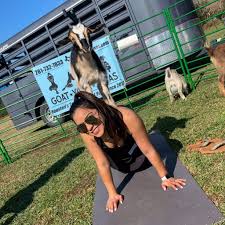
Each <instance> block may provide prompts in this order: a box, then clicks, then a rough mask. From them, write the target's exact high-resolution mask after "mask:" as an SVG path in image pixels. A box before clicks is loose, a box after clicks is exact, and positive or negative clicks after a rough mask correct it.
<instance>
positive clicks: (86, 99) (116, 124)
mask: <svg viewBox="0 0 225 225" xmlns="http://www.w3.org/2000/svg"><path fill="white" fill-rule="evenodd" d="M77 108H87V109H96V110H97V111H98V113H99V114H100V115H101V116H102V118H103V120H104V125H105V131H106V132H107V133H108V135H109V137H110V138H111V139H112V140H113V144H114V145H115V146H118V143H119V141H120V139H121V138H122V140H124V139H125V138H126V136H127V134H128V129H127V126H126V125H125V123H124V122H123V116H122V114H121V112H120V111H119V110H117V109H116V108H114V107H112V106H110V105H108V104H106V103H105V102H104V101H103V100H101V99H100V98H97V97H95V96H94V95H93V94H91V93H88V92H85V91H80V92H78V93H76V95H75V97H74V102H73V104H72V105H71V108H70V116H71V118H72V117H73V114H74V113H75V111H76V109H77Z"/></svg>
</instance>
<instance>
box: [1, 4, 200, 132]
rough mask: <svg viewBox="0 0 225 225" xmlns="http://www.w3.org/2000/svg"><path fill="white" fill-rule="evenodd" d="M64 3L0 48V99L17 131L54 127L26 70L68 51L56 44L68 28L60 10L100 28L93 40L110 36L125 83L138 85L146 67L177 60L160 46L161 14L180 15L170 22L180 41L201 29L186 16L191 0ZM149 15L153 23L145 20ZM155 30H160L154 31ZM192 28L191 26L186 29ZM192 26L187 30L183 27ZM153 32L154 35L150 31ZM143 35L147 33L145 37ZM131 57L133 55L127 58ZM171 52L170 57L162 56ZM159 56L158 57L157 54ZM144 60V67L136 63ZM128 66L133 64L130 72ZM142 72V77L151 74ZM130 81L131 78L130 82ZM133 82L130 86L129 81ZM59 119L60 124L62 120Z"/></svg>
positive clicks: (163, 33)
mask: <svg viewBox="0 0 225 225" xmlns="http://www.w3.org/2000/svg"><path fill="white" fill-rule="evenodd" d="M176 2H177V1H176V0H138V3H137V1H135V0H68V1H66V2H65V3H63V4H62V5H60V6H59V7H57V8H55V9H54V10H52V11H51V12H49V13H48V14H47V15H45V16H43V17H42V18H40V19H39V20H37V21H36V22H34V23H32V24H31V25H29V26H28V27H26V28H25V29H24V30H22V31H21V32H19V33H17V34H16V35H14V36H13V37H11V38H10V39H9V40H7V41H6V42H4V43H2V44H1V45H0V53H1V55H2V58H1V59H0V61H1V63H0V97H1V100H2V102H3V104H4V106H5V107H6V109H7V111H8V113H9V115H10V117H11V119H12V121H13V123H14V126H15V127H16V128H17V129H20V128H23V127H26V126H28V125H30V124H32V123H35V122H37V121H38V120H39V119H42V120H44V121H45V122H46V121H47V124H48V125H49V126H54V125H55V124H56V120H55V117H53V116H52V115H51V113H50V111H49V109H48V105H47V104H46V101H45V99H44V97H43V95H42V93H41V91H40V88H39V86H38V85H37V82H36V80H35V78H34V76H33V74H32V72H31V68H32V67H34V66H37V65H39V64H42V63H44V62H46V61H48V60H51V59H53V58H55V57H58V56H60V55H62V54H65V53H67V52H69V51H70V49H71V43H67V44H65V45H63V46H62V45H61V44H60V41H62V40H63V39H64V38H65V37H67V34H68V30H69V27H70V24H71V22H72V21H71V19H70V18H69V17H65V15H64V14H63V10H66V11H67V12H71V13H75V14H76V16H77V17H78V18H79V19H80V21H81V22H82V23H83V24H85V25H86V26H96V25H98V24H102V23H104V24H105V28H104V29H103V30H102V31H99V32H98V33H96V34H95V35H93V36H92V39H93V40H95V39H98V38H100V37H103V36H104V35H111V37H112V42H113V43H114V45H115V47H116V49H115V52H116V55H117V57H118V59H119V61H120V64H121V67H122V69H123V71H124V76H125V79H126V80H127V82H129V84H132V82H138V79H136V78H135V77H136V75H137V74H139V73H142V72H144V71H147V70H149V68H154V69H155V70H160V69H163V68H165V66H166V65H170V64H171V63H173V62H174V61H177V60H178V58H177V55H176V53H175V51H173V49H172V47H171V46H172V43H171V42H172V40H169V39H168V41H165V42H163V43H162V42H160V40H162V38H164V39H166V38H167V37H169V35H170V34H169V31H168V27H167V25H168V24H167V23H168V21H166V20H165V17H163V15H162V14H159V15H158V16H157V13H158V12H162V10H164V9H165V8H168V7H170V5H171V4H174V6H173V9H172V10H171V12H172V15H173V16H174V17H177V16H180V15H185V14H187V16H185V17H183V18H182V19H179V20H177V21H176V20H175V21H174V23H175V26H176V28H177V29H178V30H183V31H182V32H181V33H180V34H179V38H180V40H181V41H182V42H185V41H188V40H191V39H193V38H194V37H201V36H202V30H201V27H200V26H192V25H193V24H196V23H197V21H198V18H197V15H196V14H194V13H191V14H188V12H190V11H192V10H193V9H194V6H193V3H192V1H190V0H183V1H181V2H182V4H176ZM153 15H156V16H154V17H153V18H152V19H149V20H146V18H148V17H151V16H153ZM159 26H165V27H164V28H163V29H160V30H158V31H157V28H158V27H159ZM191 26H192V27H191ZM187 27H191V28H189V29H185V28H187ZM153 31H156V32H153ZM146 33H149V34H148V35H146ZM202 44H203V39H201V38H199V39H197V40H195V41H192V42H190V43H187V44H185V45H184V46H183V51H184V53H185V55H190V54H193V52H194V50H195V49H200V48H201V47H202ZM137 51H138V52H140V53H138V54H134V56H133V57H127V56H128V55H132V54H133V53H136V52H137ZM167 51H171V53H170V54H169V55H164V54H163V53H166V52H167ZM159 54H161V55H162V56H159ZM142 61H145V62H146V63H142V64H141V63H140V62H142ZM131 65H138V66H135V67H134V68H132V69H129V70H127V69H128V68H130V66H131ZM151 75H152V74H151V73H146V76H151ZM131 78H135V79H131ZM130 80H132V82H131V81H130ZM58 120H60V121H61V122H62V121H63V117H59V118H58Z"/></svg>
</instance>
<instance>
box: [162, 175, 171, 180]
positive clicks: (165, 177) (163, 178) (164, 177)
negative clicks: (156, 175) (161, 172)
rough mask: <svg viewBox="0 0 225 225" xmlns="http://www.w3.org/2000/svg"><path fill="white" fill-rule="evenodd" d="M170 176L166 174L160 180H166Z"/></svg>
mask: <svg viewBox="0 0 225 225" xmlns="http://www.w3.org/2000/svg"><path fill="white" fill-rule="evenodd" d="M169 178H170V175H168V174H166V175H165V176H163V177H161V180H162V181H165V180H168V179H169Z"/></svg>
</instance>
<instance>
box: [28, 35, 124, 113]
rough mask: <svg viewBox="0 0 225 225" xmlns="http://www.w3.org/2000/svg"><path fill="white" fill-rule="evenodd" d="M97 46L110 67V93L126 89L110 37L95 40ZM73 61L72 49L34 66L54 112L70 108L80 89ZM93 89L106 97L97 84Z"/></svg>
mask: <svg viewBox="0 0 225 225" xmlns="http://www.w3.org/2000/svg"><path fill="white" fill-rule="evenodd" d="M93 49H94V50H95V52H96V54H97V55H98V57H99V58H100V60H101V62H102V64H103V65H104V67H105V69H106V71H107V76H108V82H109V90H110V93H114V92H116V91H119V90H121V89H123V88H124V87H125V80H124V76H123V73H122V71H121V68H120V65H119V63H118V61H117V58H116V56H115V53H114V50H113V47H112V44H111V42H110V39H109V37H108V36H106V37H103V38H100V39H98V40H95V41H94V42H93ZM69 62H70V52H68V53H66V54H64V55H61V56H59V57H56V58H54V59H51V60H49V61H47V62H45V63H42V64H40V65H38V66H35V67H33V68H32V71H33V74H34V76H35V78H36V80H37V83H38V85H39V87H40V89H41V91H42V93H43V95H44V97H45V100H46V102H47V104H48V106H49V109H50V110H51V113H52V115H54V116H58V115H60V114H62V113H64V112H67V111H68V110H69V109H70V106H71V104H72V102H73V99H74V94H75V93H76V92H77V91H78V89H77V84H76V82H75V81H74V80H73V78H72V77H71V74H70V72H69ZM92 90H93V93H94V94H95V95H96V96H97V97H99V98H101V97H102V96H101V94H100V92H99V90H98V88H97V86H96V85H93V86H92Z"/></svg>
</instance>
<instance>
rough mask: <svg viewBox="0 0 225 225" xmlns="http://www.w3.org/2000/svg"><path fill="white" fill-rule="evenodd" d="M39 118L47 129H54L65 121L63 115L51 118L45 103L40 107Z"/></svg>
mask: <svg viewBox="0 0 225 225" xmlns="http://www.w3.org/2000/svg"><path fill="white" fill-rule="evenodd" d="M40 116H41V119H42V120H43V121H44V123H45V124H46V125H47V126H48V127H55V126H57V125H59V123H63V122H64V121H65V117H64V116H63V114H61V115H60V116H57V117H56V116H53V115H52V113H51V111H50V109H49V107H48V105H47V103H46V102H45V101H44V102H43V104H42V105H40Z"/></svg>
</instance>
